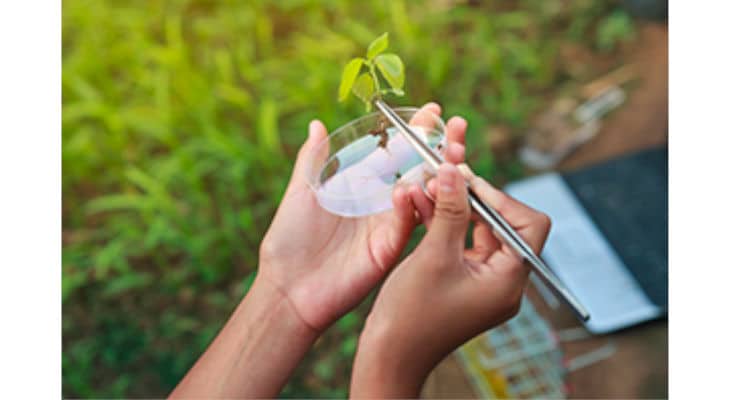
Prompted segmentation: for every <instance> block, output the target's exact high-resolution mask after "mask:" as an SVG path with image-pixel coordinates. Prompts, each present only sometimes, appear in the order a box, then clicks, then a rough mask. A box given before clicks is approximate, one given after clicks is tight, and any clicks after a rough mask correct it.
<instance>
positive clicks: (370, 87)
mask: <svg viewBox="0 0 730 400" xmlns="http://www.w3.org/2000/svg"><path fill="white" fill-rule="evenodd" d="M352 92H353V93H355V96H357V97H359V98H360V100H362V101H363V102H364V103H365V104H366V107H368V106H369V105H370V100H371V99H372V98H373V94H375V84H374V83H373V78H371V77H370V75H369V74H367V73H364V74H362V75H360V76H358V77H357V80H356V81H355V84H354V85H353V86H352ZM368 108H369V107H368Z"/></svg>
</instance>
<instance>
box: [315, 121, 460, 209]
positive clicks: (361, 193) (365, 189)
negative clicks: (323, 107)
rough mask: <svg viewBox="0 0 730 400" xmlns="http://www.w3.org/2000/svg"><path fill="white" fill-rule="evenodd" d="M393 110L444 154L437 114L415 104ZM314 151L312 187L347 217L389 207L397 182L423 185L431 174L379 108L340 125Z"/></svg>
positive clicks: (324, 201)
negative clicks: (414, 106)
mask: <svg viewBox="0 0 730 400" xmlns="http://www.w3.org/2000/svg"><path fill="white" fill-rule="evenodd" d="M394 110H395V112H396V113H397V114H398V115H399V116H400V117H401V118H403V120H404V121H407V122H408V124H409V125H410V126H411V128H412V129H413V130H414V131H415V132H416V133H417V134H419V135H420V136H421V138H422V139H424V140H425V142H426V143H428V144H429V146H431V148H433V149H435V150H437V151H439V152H443V150H444V149H445V146H446V139H445V129H446V128H445V126H444V122H443V120H441V118H440V117H439V116H438V115H436V114H434V113H432V112H430V111H427V110H424V109H418V108H413V107H399V108H395V109H394ZM314 152H315V157H314V158H313V160H314V161H312V164H311V165H310V166H309V171H308V178H309V185H310V188H311V189H312V190H313V191H314V193H315V195H316V197H317V201H318V202H319V204H320V205H321V206H322V207H323V208H324V209H326V210H328V211H330V212H332V213H334V214H337V215H341V216H345V217H361V216H366V215H372V214H376V213H380V212H383V211H387V210H390V209H392V208H393V202H392V200H391V195H392V192H393V188H394V187H395V186H396V185H399V184H404V185H410V184H412V183H417V184H423V182H425V181H426V180H427V179H429V178H430V177H431V176H433V174H434V171H433V170H432V169H431V168H430V167H429V166H428V164H427V163H425V162H424V161H423V159H421V156H420V155H419V154H418V153H417V152H416V151H415V150H414V149H413V147H412V146H411V145H410V143H409V142H408V141H407V140H406V138H405V137H404V136H403V135H402V134H401V133H400V132H399V131H398V129H397V128H395V127H393V126H392V125H391V124H390V123H389V122H388V120H387V119H386V118H385V117H384V116H383V115H382V114H381V113H379V112H376V113H372V114H368V115H366V116H364V117H361V118H358V119H356V120H354V121H351V122H350V123H348V124H346V125H344V126H342V127H340V128H338V129H337V130H335V131H334V132H332V134H330V135H329V136H328V137H327V139H325V140H324V141H322V142H321V143H319V144H317V145H316V147H315V150H314Z"/></svg>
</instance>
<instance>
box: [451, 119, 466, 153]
mask: <svg viewBox="0 0 730 400" xmlns="http://www.w3.org/2000/svg"><path fill="white" fill-rule="evenodd" d="M466 128H467V122H466V120H465V119H464V118H461V117H452V118H450V119H449V122H447V123H446V140H447V141H448V142H449V145H451V144H452V143H460V144H461V145H462V146H463V145H465V144H466ZM460 162H463V161H460ZM457 164H458V163H457Z"/></svg>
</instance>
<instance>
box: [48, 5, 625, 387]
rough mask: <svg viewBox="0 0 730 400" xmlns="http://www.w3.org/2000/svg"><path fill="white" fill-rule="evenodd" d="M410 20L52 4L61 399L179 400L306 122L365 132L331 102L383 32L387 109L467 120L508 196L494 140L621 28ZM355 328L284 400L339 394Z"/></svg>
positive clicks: (516, 13) (237, 290) (590, 10)
mask: <svg viewBox="0 0 730 400" xmlns="http://www.w3.org/2000/svg"><path fill="white" fill-rule="evenodd" d="M419 3H420V2H414V3H411V2H405V1H385V0H380V1H372V2H362V1H353V2H343V1H308V0H290V1H277V2H273V1H271V2H265V1H218V2H213V1H149V0H148V1H112V0H104V1H102V0H90V1H82V0H66V1H64V2H63V80H62V85H63V122H62V124H63V127H62V132H63V394H64V396H73V397H76V396H80V397H126V396H145V397H158V396H163V395H165V394H166V393H168V392H169V390H171V388H172V387H173V386H174V385H175V384H176V383H177V381H178V380H179V379H180V378H181V376H182V375H183V374H184V373H185V371H186V370H187V369H188V368H189V367H190V366H191V365H192V363H193V362H194V360H195V359H196V358H197V357H198V356H199V355H200V353H201V352H202V351H203V350H204V348H205V346H206V345H207V344H208V343H209V342H210V340H211V339H212V338H213V336H214V335H215V333H216V332H217V330H218V329H219V328H220V327H221V325H222V324H223V323H224V322H225V319H226V318H227V316H228V315H229V313H230V312H231V311H232V310H233V308H234V307H235V305H236V304H237V302H238V301H239V300H240V298H241V297H242V296H243V295H244V293H245V292H246V290H247V288H248V286H249V285H250V283H251V281H252V279H253V276H254V274H255V271H256V265H257V253H258V243H259V241H260V239H261V237H262V236H263V233H264V231H265V229H266V228H267V226H268V223H269V221H270V219H271V216H272V215H273V212H274V210H275V209H276V206H277V204H278V201H279V199H280V198H281V195H282V193H283V190H284V188H285V185H286V183H287V181H288V176H289V173H290V170H291V167H292V160H293V158H294V155H295V154H296V150H297V148H298V146H299V145H300V144H301V143H302V142H303V140H304V138H305V137H306V126H307V123H308V121H309V120H310V119H312V118H319V119H321V120H323V121H324V122H325V124H326V125H327V126H328V127H330V128H331V129H332V128H335V127H337V126H338V125H340V124H342V123H344V122H347V121H348V120H350V119H352V118H354V117H357V116H358V115H360V114H361V113H362V106H361V105H359V104H356V102H354V101H350V102H348V103H347V104H346V105H344V106H343V105H342V104H340V103H338V102H337V86H338V83H339V79H340V74H341V71H342V67H343V66H344V63H345V62H346V61H347V60H348V59H349V58H350V57H352V56H354V55H356V54H362V53H363V52H364V50H365V48H366V46H367V44H368V43H369V42H370V41H371V40H372V39H373V38H374V37H376V36H377V35H378V34H380V33H381V32H385V31H388V32H390V43H391V44H390V49H392V50H393V51H395V52H397V53H398V54H399V55H401V57H402V58H403V61H404V63H405V65H406V76H407V77H408V80H407V82H406V86H405V92H406V94H407V96H406V97H405V98H401V99H399V100H398V102H399V103H401V104H414V105H417V104H422V103H424V102H426V101H429V100H438V101H439V102H441V103H442V104H443V105H444V106H445V112H446V114H447V116H450V115H455V114H460V115H462V116H464V117H466V118H467V119H468V120H469V122H470V130H469V132H470V133H469V140H468V146H469V147H468V149H469V150H468V153H469V159H470V161H471V162H472V163H473V166H474V167H475V169H476V170H477V171H478V172H480V173H481V174H483V175H485V176H488V177H490V178H492V179H495V180H497V181H498V182H501V181H504V180H505V179H508V178H514V177H517V176H519V175H520V169H519V166H518V165H517V164H516V163H515V162H506V163H497V162H495V161H494V159H493V157H491V155H490V152H489V149H488V145H487V140H486V139H487V137H488V135H489V128H490V126H492V125H494V124H501V125H506V126H509V127H511V128H513V130H514V131H515V132H518V131H519V130H520V129H522V128H524V127H525V126H526V125H527V121H528V120H527V119H528V117H529V116H530V115H531V114H532V113H533V112H534V111H535V110H537V109H538V107H540V106H541V105H542V104H543V102H544V100H545V98H546V96H547V94H549V92H550V90H551V89H552V88H554V87H555V86H556V85H557V84H559V83H560V81H561V79H564V76H563V74H562V72H561V70H560V67H559V63H558V60H557V57H556V56H557V54H558V53H557V52H558V48H559V44H560V43H562V42H565V41H574V42H577V43H582V44H583V45H585V46H587V47H590V48H598V47H600V49H602V50H607V51H609V50H610V49H611V48H612V47H613V46H614V44H615V43H617V41H620V40H622V36H621V35H623V34H624V32H626V31H627V30H628V29H629V28H630V25H627V22H626V21H627V20H626V18H624V17H625V16H621V14H620V11H616V10H615V7H613V6H611V5H610V4H609V5H606V4H605V2H601V1H595V2H594V1H587V2H586V1H580V2H567V3H568V4H571V6H570V7H569V8H567V9H562V8H560V7H559V6H560V4H561V3H565V2H560V1H538V0H533V1H521V2H514V1H509V2H504V3H499V4H500V6H498V7H486V6H480V7H470V6H468V5H461V4H460V5H455V6H446V5H445V4H447V3H448V2H445V1H429V2H426V4H425V5H421V4H419ZM457 3H458V2H457ZM616 13H619V14H616ZM606 18H610V19H608V20H606ZM629 23H630V21H629ZM599 24H601V25H600V26H601V27H602V28H601V30H600V33H601V35H602V36H601V37H600V43H599V42H598V40H597V39H596V26H597V25H599ZM627 26H628V27H629V28H627ZM365 311H366V309H365V308H361V309H358V310H356V311H355V312H353V313H351V314H349V315H348V316H347V317H346V318H345V319H343V320H342V321H340V322H338V323H337V325H336V326H335V327H333V329H332V330H331V331H330V332H328V333H327V334H326V335H325V336H324V337H323V338H322V339H320V341H318V342H317V344H316V345H315V348H314V351H313V352H311V353H310V354H309V355H308V356H307V359H306V360H305V362H304V363H303V365H302V366H301V367H300V368H299V369H298V370H297V372H296V374H295V377H294V378H293V379H292V381H291V383H290V384H289V385H288V386H287V388H286V390H285V393H284V395H286V396H320V397H333V396H337V397H342V396H345V395H346V394H347V392H346V388H347V381H348V378H349V368H350V364H351V361H352V357H353V354H354V351H355V346H356V340H357V332H358V331H359V329H360V328H361V326H362V323H363V319H364V315H365Z"/></svg>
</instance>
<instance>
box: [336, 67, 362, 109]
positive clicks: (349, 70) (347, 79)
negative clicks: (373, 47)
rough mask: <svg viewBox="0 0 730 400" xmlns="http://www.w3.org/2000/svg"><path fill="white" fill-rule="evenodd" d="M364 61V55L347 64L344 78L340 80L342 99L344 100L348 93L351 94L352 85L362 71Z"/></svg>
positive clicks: (343, 73) (343, 72) (340, 96)
mask: <svg viewBox="0 0 730 400" xmlns="http://www.w3.org/2000/svg"><path fill="white" fill-rule="evenodd" d="M364 61H365V60H364V59H363V58H362V57H357V58H355V59H353V60H351V61H350V62H349V63H347V65H345V69H344V70H343V71H342V79H341V80H340V90H339V92H340V94H339V99H340V101H344V100H345V99H346V98H347V95H348V94H350V89H352V85H353V84H354V83H355V79H356V78H357V74H358V73H359V72H360V68H361V67H362V63H363V62H364Z"/></svg>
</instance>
